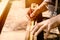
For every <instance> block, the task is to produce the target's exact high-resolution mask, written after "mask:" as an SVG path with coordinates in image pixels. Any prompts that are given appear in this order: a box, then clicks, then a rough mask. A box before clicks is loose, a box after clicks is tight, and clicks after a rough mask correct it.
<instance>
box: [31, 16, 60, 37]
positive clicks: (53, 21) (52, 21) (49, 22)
mask: <svg viewBox="0 0 60 40" xmlns="http://www.w3.org/2000/svg"><path fill="white" fill-rule="evenodd" d="M58 25H59V24H58V22H57V20H56V17H53V18H51V19H48V20H45V21H42V22H40V23H38V24H36V25H35V26H34V28H33V29H32V30H31V33H32V34H33V35H34V36H37V35H38V34H39V33H40V32H41V31H42V30H44V29H45V28H47V33H49V32H50V30H51V29H52V28H55V27H57V26H58Z"/></svg>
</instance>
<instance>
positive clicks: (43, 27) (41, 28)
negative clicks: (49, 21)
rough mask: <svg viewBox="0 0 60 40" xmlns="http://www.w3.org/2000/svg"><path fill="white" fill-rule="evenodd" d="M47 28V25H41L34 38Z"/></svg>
mask: <svg viewBox="0 0 60 40" xmlns="http://www.w3.org/2000/svg"><path fill="white" fill-rule="evenodd" d="M46 27H47V25H46V24H45V25H43V26H41V27H40V28H39V30H38V31H37V32H36V33H35V34H34V36H37V35H38V34H39V33H40V32H41V31H42V30H44V29H45V28H46Z"/></svg>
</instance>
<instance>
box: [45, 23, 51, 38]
mask: <svg viewBox="0 0 60 40" xmlns="http://www.w3.org/2000/svg"><path fill="white" fill-rule="evenodd" d="M50 30H51V24H48V28H47V32H46V34H45V39H47V37H48V36H49V33H50Z"/></svg>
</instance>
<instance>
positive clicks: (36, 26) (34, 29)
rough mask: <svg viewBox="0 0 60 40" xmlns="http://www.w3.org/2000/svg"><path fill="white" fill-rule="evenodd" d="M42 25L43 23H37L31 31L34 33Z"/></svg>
mask: <svg viewBox="0 0 60 40" xmlns="http://www.w3.org/2000/svg"><path fill="white" fill-rule="evenodd" d="M42 25H43V23H38V24H37V25H35V26H34V28H33V29H32V30H31V33H32V34H34V33H35V32H36V31H37V30H38V29H39V28H40V26H42Z"/></svg>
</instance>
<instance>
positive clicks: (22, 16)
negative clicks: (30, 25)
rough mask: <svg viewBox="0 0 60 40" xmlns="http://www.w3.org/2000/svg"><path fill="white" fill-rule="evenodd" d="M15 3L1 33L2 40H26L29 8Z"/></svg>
mask: <svg viewBox="0 0 60 40" xmlns="http://www.w3.org/2000/svg"><path fill="white" fill-rule="evenodd" d="M20 6H21V4H20V5H19V3H17V4H16V2H15V3H13V4H12V6H11V8H10V11H9V13H8V16H7V19H6V21H5V24H4V26H3V29H2V32H1V40H25V35H26V31H25V29H26V26H27V21H28V19H27V17H26V13H27V12H28V8H20Z"/></svg>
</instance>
